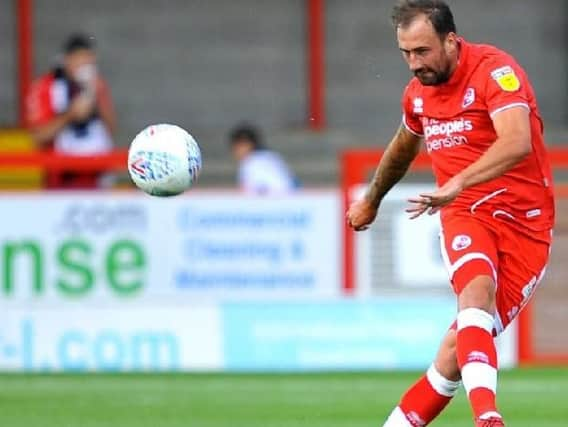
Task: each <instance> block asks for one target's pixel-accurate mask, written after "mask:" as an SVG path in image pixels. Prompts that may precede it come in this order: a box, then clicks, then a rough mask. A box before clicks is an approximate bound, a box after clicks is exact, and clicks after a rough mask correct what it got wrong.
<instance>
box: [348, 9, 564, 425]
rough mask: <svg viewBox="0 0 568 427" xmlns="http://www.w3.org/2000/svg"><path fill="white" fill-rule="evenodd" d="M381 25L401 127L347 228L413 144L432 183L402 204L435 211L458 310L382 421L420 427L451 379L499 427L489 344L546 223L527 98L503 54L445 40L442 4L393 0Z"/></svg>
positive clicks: (547, 191)
mask: <svg viewBox="0 0 568 427" xmlns="http://www.w3.org/2000/svg"><path fill="white" fill-rule="evenodd" d="M392 19H393V23H394V26H395V28H396V34H397V39H398V46H399V48H400V51H401V53H402V56H403V58H404V60H405V61H406V62H407V64H408V66H409V68H410V71H411V72H412V73H413V74H414V78H412V80H411V81H410V83H409V84H408V86H407V87H406V89H405V91H404V94H403V97H402V109H403V118H402V124H401V126H400V128H399V130H398V132H397V133H396V135H395V136H394V138H393V139H392V141H391V143H390V144H389V146H388V148H387V149H386V151H385V154H384V156H383V158H382V159H381V161H380V163H379V165H378V167H377V170H376V172H375V175H374V177H373V179H372V182H371V183H370V185H369V187H368V190H367V192H366V194H365V196H364V197H363V198H362V199H361V200H358V201H356V202H354V203H353V204H352V205H351V206H350V207H349V210H348V212H347V221H348V223H349V224H350V226H351V227H353V228H354V229H355V230H357V231H359V230H364V229H366V228H367V227H368V226H369V224H371V223H372V222H373V220H374V219H375V217H376V215H377V210H378V208H379V206H380V203H381V200H382V199H383V197H384V196H385V195H386V194H387V192H388V191H389V190H390V189H391V188H392V187H393V186H394V185H395V184H396V183H397V182H398V181H399V180H400V179H401V178H402V177H403V175H404V174H405V173H406V171H407V169H408V167H409V165H410V163H411V162H412V160H413V159H414V158H415V156H416V154H417V153H418V151H419V150H420V146H421V145H422V144H424V145H425V146H426V149H427V151H428V152H429V154H430V156H431V160H432V167H433V170H434V174H435V176H436V181H437V186H438V187H437V189H435V191H433V192H431V193H429V194H420V195H417V196H416V197H414V198H411V199H409V202H410V205H409V208H408V209H407V212H409V214H410V217H411V218H416V217H418V216H420V215H422V214H424V213H428V214H433V213H436V212H440V215H441V223H442V234H441V240H442V241H441V247H442V255H443V259H444V261H445V264H446V266H447V269H448V272H449V275H450V278H451V284H452V287H453V289H454V291H455V294H456V295H457V302H458V304H457V305H458V313H457V319H456V322H455V323H454V324H453V325H452V326H451V327H450V329H449V330H448V332H447V333H446V335H445V336H444V338H443V340H442V342H441V345H440V349H439V352H438V354H437V355H436V357H435V360H434V362H433V363H432V365H431V366H430V368H429V369H428V371H427V372H426V374H425V375H424V376H423V377H422V378H420V379H419V380H418V381H417V382H416V383H415V384H414V385H413V386H412V387H411V388H410V389H409V390H408V391H407V392H406V393H405V394H404V395H403V397H402V399H401V400H400V403H399V404H398V406H397V407H396V408H395V409H394V410H393V412H392V413H391V415H390V417H389V418H388V420H387V421H386V423H385V424H384V426H385V427H418V426H420V427H422V426H425V425H427V424H429V423H430V422H431V421H432V420H433V419H434V418H435V417H436V416H437V415H438V414H439V413H440V412H441V411H442V410H443V409H444V407H445V406H446V405H447V404H448V403H449V401H450V399H451V398H452V396H454V394H455V393H456V390H457V389H458V387H459V386H460V383H463V386H464V388H465V390H466V392H467V396H468V399H469V402H470V405H471V408H472V411H473V415H474V418H475V425H476V426H477V427H490V426H495V427H497V426H504V425H505V424H504V421H503V418H502V416H501V413H500V412H499V410H498V409H497V406H496V392H497V355H496V350H495V344H494V340H493V337H494V336H495V335H497V334H499V333H501V332H502V331H503V330H504V329H505V328H506V327H507V325H509V324H510V323H511V321H512V320H513V319H514V318H515V317H516V316H517V315H518V313H519V311H520V310H521V309H522V308H523V306H525V304H526V303H527V302H528V300H529V299H530V297H531V296H532V294H533V292H534V290H535V288H536V286H537V285H538V283H539V282H540V280H541V279H542V276H543V274H544V270H545V266H546V264H547V260H548V256H549V251H550V244H551V230H552V227H553V223H554V200H553V190H552V177H551V170H550V166H549V162H548V160H547V154H546V151H545V147H544V142H543V124H542V120H541V118H540V114H539V111H538V107H537V103H536V100H535V94H534V91H533V88H532V86H531V83H530V82H529V80H528V77H527V75H526V73H525V71H524V70H523V69H522V68H521V67H520V66H519V65H518V64H517V62H516V61H515V59H514V58H513V57H512V56H510V55H508V54H507V53H505V52H503V51H502V50H499V49H497V48H496V47H493V46H490V45H480V44H473V43H469V42H467V41H466V40H464V39H463V38H461V37H459V36H458V35H457V34H456V27H455V24H454V19H453V15H452V13H451V11H450V9H449V7H448V6H447V5H446V4H445V3H444V2H443V1H439V0H406V1H400V2H399V3H398V4H397V5H396V6H395V7H394V10H393V15H392Z"/></svg>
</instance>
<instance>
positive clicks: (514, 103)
mask: <svg viewBox="0 0 568 427" xmlns="http://www.w3.org/2000/svg"><path fill="white" fill-rule="evenodd" d="M515 107H523V108H526V109H527V110H528V111H530V110H531V108H530V107H529V104H527V103H526V102H513V103H512V104H507V105H504V106H503V107H499V108H497V109H496V110H493V111H492V112H491V113H489V115H490V116H491V118H493V117H494V116H495V115H496V114H497V113H500V112H502V111H505V110H509V109H510V108H515Z"/></svg>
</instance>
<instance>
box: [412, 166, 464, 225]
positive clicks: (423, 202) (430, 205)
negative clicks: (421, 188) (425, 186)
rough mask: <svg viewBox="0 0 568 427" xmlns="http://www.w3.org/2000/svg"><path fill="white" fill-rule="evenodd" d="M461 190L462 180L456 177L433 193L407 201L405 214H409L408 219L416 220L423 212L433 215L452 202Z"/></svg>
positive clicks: (462, 186)
mask: <svg viewBox="0 0 568 427" xmlns="http://www.w3.org/2000/svg"><path fill="white" fill-rule="evenodd" d="M463 188H464V184H463V180H462V179H461V178H460V177H459V176H458V175H456V176H454V177H453V178H451V179H450V180H449V181H448V182H446V183H445V184H444V185H442V186H441V187H440V188H438V189H437V190H436V191H434V192H433V193H429V194H420V195H419V196H418V197H413V198H410V199H408V201H409V202H410V204H411V206H410V207H408V208H407V209H406V212H407V213H409V214H410V219H415V218H418V217H419V216H420V215H422V214H423V213H425V212H428V214H429V215H434V214H435V213H436V212H438V211H439V210H440V209H442V207H443V206H446V205H449V204H450V203H451V202H453V201H454V199H455V198H456V197H457V196H458V195H459V194H460V193H461V192H462V190H463Z"/></svg>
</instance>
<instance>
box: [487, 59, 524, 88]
mask: <svg viewBox="0 0 568 427" xmlns="http://www.w3.org/2000/svg"><path fill="white" fill-rule="evenodd" d="M491 77H492V78H493V80H495V81H496V82H497V84H498V85H499V87H500V88H501V89H503V90H504V91H505V92H516V91H517V90H519V88H520V87H521V82H520V81H519V78H518V77H517V75H516V74H515V70H513V68H512V67H510V66H509V65H505V66H504V67H501V68H497V69H495V70H493V71H491Z"/></svg>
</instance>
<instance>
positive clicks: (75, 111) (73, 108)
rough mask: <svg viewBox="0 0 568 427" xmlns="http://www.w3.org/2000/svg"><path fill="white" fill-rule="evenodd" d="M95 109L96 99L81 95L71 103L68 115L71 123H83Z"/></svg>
mask: <svg viewBox="0 0 568 427" xmlns="http://www.w3.org/2000/svg"><path fill="white" fill-rule="evenodd" d="M94 109H95V99H94V97H92V96H89V95H87V94H79V95H77V96H76V97H75V98H73V100H72V101H71V105H70V106H69V111H68V114H69V117H70V119H71V121H74V122H82V121H84V120H86V119H87V118H88V117H89V116H90V115H91V114H92V113H93V110H94Z"/></svg>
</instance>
